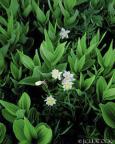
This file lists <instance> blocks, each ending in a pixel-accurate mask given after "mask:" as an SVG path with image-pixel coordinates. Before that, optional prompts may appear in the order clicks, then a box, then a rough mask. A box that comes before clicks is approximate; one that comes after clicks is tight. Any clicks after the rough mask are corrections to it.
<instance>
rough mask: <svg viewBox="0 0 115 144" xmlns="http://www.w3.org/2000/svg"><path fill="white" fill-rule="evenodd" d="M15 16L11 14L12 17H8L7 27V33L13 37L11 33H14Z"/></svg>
mask: <svg viewBox="0 0 115 144" xmlns="http://www.w3.org/2000/svg"><path fill="white" fill-rule="evenodd" d="M13 20H14V19H13V15H12V13H11V15H10V16H8V27H7V32H8V34H9V35H11V33H12V32H13V30H14V21H13Z"/></svg>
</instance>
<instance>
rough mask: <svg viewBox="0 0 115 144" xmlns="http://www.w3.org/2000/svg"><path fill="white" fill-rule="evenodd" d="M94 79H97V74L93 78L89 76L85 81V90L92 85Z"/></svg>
mask: <svg viewBox="0 0 115 144" xmlns="http://www.w3.org/2000/svg"><path fill="white" fill-rule="evenodd" d="M94 80H95V75H93V76H92V77H91V78H88V79H86V80H85V82H84V87H85V90H88V89H89V88H90V87H91V85H92V84H93V82H94Z"/></svg>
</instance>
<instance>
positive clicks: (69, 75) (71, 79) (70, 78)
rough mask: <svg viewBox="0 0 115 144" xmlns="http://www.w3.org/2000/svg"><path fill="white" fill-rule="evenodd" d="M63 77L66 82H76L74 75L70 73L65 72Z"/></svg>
mask: <svg viewBox="0 0 115 144" xmlns="http://www.w3.org/2000/svg"><path fill="white" fill-rule="evenodd" d="M63 77H64V78H65V79H66V80H68V81H70V82H71V81H74V80H75V79H74V75H73V74H71V73H70V72H69V71H65V72H64V73H63Z"/></svg>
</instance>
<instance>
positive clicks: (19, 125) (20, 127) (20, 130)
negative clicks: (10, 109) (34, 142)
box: [13, 119, 26, 142]
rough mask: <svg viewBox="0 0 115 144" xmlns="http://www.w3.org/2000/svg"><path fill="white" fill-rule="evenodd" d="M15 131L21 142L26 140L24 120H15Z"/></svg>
mask: <svg viewBox="0 0 115 144" xmlns="http://www.w3.org/2000/svg"><path fill="white" fill-rule="evenodd" d="M13 131H14V134H15V136H16V138H17V139H18V140H19V141H20V142H21V141H24V140H26V137H25V135H24V120H21V119H20V120H15V121H14V123H13Z"/></svg>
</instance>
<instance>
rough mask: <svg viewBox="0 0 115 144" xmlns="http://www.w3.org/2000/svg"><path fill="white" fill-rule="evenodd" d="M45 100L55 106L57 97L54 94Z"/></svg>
mask: <svg viewBox="0 0 115 144" xmlns="http://www.w3.org/2000/svg"><path fill="white" fill-rule="evenodd" d="M44 101H45V102H46V105H48V106H53V105H54V104H56V99H55V98H53V97H52V96H49V97H47V98H46V99H45V100H44Z"/></svg>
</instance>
